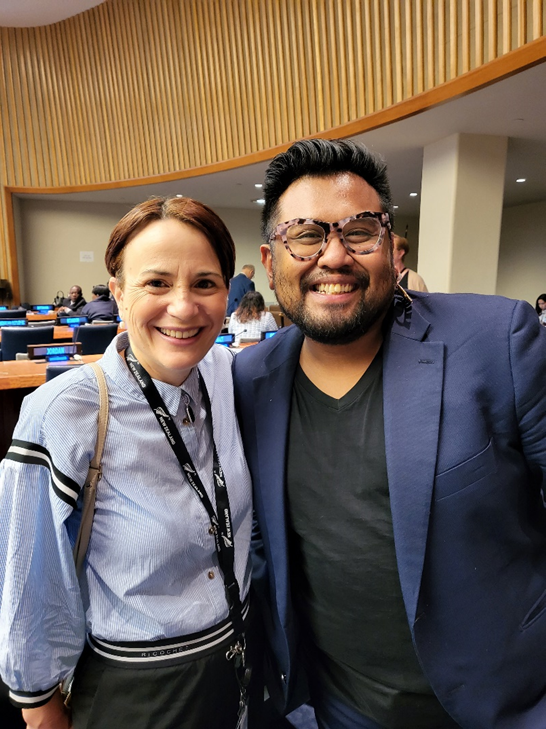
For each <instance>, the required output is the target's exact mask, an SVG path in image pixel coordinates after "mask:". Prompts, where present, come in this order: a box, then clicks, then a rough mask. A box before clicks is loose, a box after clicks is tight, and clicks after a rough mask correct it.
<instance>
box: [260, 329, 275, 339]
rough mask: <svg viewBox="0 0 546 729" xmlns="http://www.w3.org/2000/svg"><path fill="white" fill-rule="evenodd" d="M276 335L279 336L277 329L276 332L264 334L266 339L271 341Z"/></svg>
mask: <svg viewBox="0 0 546 729" xmlns="http://www.w3.org/2000/svg"><path fill="white" fill-rule="evenodd" d="M275 334H277V329H275V331H274V332H263V335H264V339H271V337H274V336H275Z"/></svg>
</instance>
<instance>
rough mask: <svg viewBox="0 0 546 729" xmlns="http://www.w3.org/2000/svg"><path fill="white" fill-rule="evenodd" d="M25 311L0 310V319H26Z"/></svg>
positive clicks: (20, 309)
mask: <svg viewBox="0 0 546 729" xmlns="http://www.w3.org/2000/svg"><path fill="white" fill-rule="evenodd" d="M26 318H27V310H26V309H22V308H20V307H19V309H2V311H0V319H26Z"/></svg>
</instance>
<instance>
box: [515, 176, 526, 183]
mask: <svg viewBox="0 0 546 729" xmlns="http://www.w3.org/2000/svg"><path fill="white" fill-rule="evenodd" d="M526 181H527V178H526V177H518V179H517V180H516V182H526Z"/></svg>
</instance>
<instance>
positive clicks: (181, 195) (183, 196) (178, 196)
mask: <svg viewBox="0 0 546 729" xmlns="http://www.w3.org/2000/svg"><path fill="white" fill-rule="evenodd" d="M176 197H184V195H177V196H176Z"/></svg>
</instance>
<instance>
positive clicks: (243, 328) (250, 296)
mask: <svg viewBox="0 0 546 729" xmlns="http://www.w3.org/2000/svg"><path fill="white" fill-rule="evenodd" d="M277 329H278V326H277V322H276V321H275V318H274V316H273V314H272V313H271V312H270V311H265V302H264V297H263V296H262V295H261V294H260V293H259V292H258V291H249V292H248V293H246V294H245V295H244V296H243V298H242V299H241V303H240V304H239V308H238V309H237V310H236V311H234V312H233V314H232V315H231V317H230V319H229V325H228V332H230V333H231V334H235V342H234V344H235V346H237V345H238V344H239V342H240V341H241V337H245V338H249V339H259V338H260V335H261V333H262V332H276V331H277Z"/></svg>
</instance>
